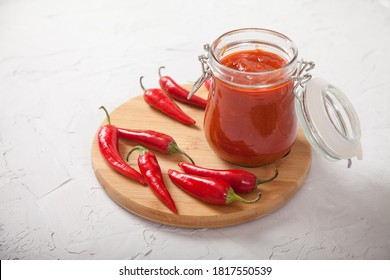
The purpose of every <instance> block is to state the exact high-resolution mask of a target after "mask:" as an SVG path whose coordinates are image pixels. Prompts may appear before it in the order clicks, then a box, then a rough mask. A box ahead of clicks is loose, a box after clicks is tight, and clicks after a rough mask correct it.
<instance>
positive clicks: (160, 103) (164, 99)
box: [140, 77, 195, 124]
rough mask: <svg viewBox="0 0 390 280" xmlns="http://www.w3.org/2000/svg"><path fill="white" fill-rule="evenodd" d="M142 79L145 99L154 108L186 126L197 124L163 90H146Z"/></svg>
mask: <svg viewBox="0 0 390 280" xmlns="http://www.w3.org/2000/svg"><path fill="white" fill-rule="evenodd" d="M142 78H143V77H141V78H140V84H141V88H142V89H143V90H144V99H145V102H146V103H148V104H149V105H150V106H152V107H153V108H155V109H157V110H159V111H161V112H163V113H165V114H166V115H168V116H170V117H171V118H174V119H175V120H177V121H179V122H182V123H184V124H195V120H194V119H192V118H191V117H190V116H188V115H187V114H186V113H184V112H183V110H182V109H180V107H179V106H178V105H177V104H176V103H175V102H174V101H173V100H172V99H171V98H170V97H169V96H168V95H167V94H166V93H164V92H163V91H162V90H161V89H159V88H153V89H148V90H146V89H145V88H144V86H143V85H142Z"/></svg>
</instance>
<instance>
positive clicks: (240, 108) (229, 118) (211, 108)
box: [189, 28, 361, 167]
mask: <svg viewBox="0 0 390 280" xmlns="http://www.w3.org/2000/svg"><path fill="white" fill-rule="evenodd" d="M204 47H205V50H206V51H207V55H202V56H200V57H199V58H200V61H201V62H202V67H203V75H202V76H201V78H199V79H198V81H197V82H196V83H195V84H194V86H193V88H192V90H191V93H190V96H191V95H192V94H193V93H194V92H195V91H196V90H197V89H198V88H199V87H200V86H201V84H202V83H203V82H204V81H205V80H206V79H211V83H210V89H209V98H208V103H207V106H206V111H205V116H204V132H205V137H206V139H207V141H208V143H209V145H210V147H211V149H212V150H213V151H214V152H215V153H216V154H217V155H218V156H219V157H221V158H222V159H224V160H226V161H229V162H231V163H234V164H237V165H242V166H253V167H254V166H262V165H266V164H270V163H273V162H275V161H277V160H279V159H281V158H282V157H284V156H285V155H287V154H288V153H289V151H290V149H291V147H292V146H293V144H294V141H295V140H296V137H297V128H298V124H297V115H298V121H300V122H301V121H304V122H305V123H304V124H302V123H301V127H302V128H303V132H304V133H305V135H307V138H308V139H309V141H310V143H311V144H312V145H314V146H315V150H318V151H320V152H322V153H325V154H326V156H327V158H331V159H348V160H349V162H350V158H351V157H353V156H357V157H358V158H359V159H360V158H361V145H360V127H359V122H358V118H357V116H356V113H355V111H354V110H353V107H352V106H351V104H350V103H349V102H348V100H347V99H346V98H345V97H344V95H342V93H341V91H339V90H338V89H337V88H336V87H333V86H330V85H329V84H327V83H326V82H324V81H323V80H321V81H318V80H316V81H313V80H311V75H310V74H309V73H308V71H310V70H311V69H313V68H314V63H313V62H305V61H303V60H300V61H298V48H297V47H296V45H295V44H294V42H293V41H292V40H291V39H289V38H288V37H287V36H285V35H283V34H281V33H279V32H276V31H272V30H267V29H261V28H246V29H237V30H233V31H230V32H227V33H225V34H223V35H221V36H220V37H218V38H217V39H216V40H215V41H214V42H213V43H212V45H211V46H209V45H205V46H204ZM309 83H312V85H311V86H310V88H312V91H313V92H310V94H309V95H313V98H307V95H308V94H307V92H306V88H307V85H308V84H309ZM329 88H331V89H332V90H331V91H328V89H329ZM190 96H189V97H190ZM317 97H318V98H317ZM308 100H309V102H308ZM310 100H311V101H310ZM314 103H315V104H314ZM311 104H314V105H312V108H310V105H311ZM307 106H309V108H307ZM313 108H314V109H313ZM310 114H312V115H310ZM324 119H326V120H324ZM313 120H314V121H313ZM318 120H320V121H318ZM318 124H319V125H318ZM318 126H321V127H322V126H324V127H326V129H327V130H328V131H327V132H325V133H321V132H318V131H319V129H321V127H318ZM332 126H333V127H332ZM323 134H324V135H326V138H327V139H321V135H323ZM333 138H338V139H337V140H336V141H334V139H333ZM329 143H330V144H329ZM327 144H329V145H331V146H327ZM332 145H333V146H332ZM347 146H348V147H349V148H346V147H347ZM345 149H347V150H345ZM335 150H336V152H335Z"/></svg>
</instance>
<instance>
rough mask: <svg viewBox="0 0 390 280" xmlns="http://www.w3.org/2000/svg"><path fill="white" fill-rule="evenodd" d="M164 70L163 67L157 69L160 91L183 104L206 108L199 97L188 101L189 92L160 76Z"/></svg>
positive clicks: (202, 99) (167, 78) (203, 101)
mask: <svg viewBox="0 0 390 280" xmlns="http://www.w3.org/2000/svg"><path fill="white" fill-rule="evenodd" d="M162 68H165V67H164V66H161V67H160V68H159V69H158V74H159V76H160V80H159V82H160V87H161V89H162V90H163V91H164V92H165V93H167V94H168V95H169V96H171V97H172V98H174V99H176V100H179V101H181V102H183V103H187V104H191V105H194V106H197V107H200V108H203V109H204V108H206V104H207V100H206V99H204V98H202V97H200V96H196V95H193V96H192V97H191V98H190V99H188V98H187V97H188V95H189V94H190V92H189V91H188V90H186V89H185V88H183V87H181V86H180V85H178V84H177V83H176V82H175V81H174V80H173V79H172V78H171V77H169V76H161V69H162Z"/></svg>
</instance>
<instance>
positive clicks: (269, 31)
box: [210, 28, 298, 76]
mask: <svg viewBox="0 0 390 280" xmlns="http://www.w3.org/2000/svg"><path fill="white" fill-rule="evenodd" d="M247 31H255V32H263V33H267V34H271V35H276V36H277V37H280V38H282V39H285V40H287V41H288V42H289V43H290V44H291V46H292V49H293V50H294V56H293V57H292V58H291V59H290V60H289V61H288V62H287V63H286V64H285V65H283V66H282V67H280V68H277V69H273V70H268V71H262V72H243V71H239V70H236V69H233V68H230V67H228V66H226V65H224V64H222V63H221V62H220V60H219V59H218V58H217V57H216V56H215V53H214V49H215V47H216V44H217V42H218V41H220V40H221V39H222V38H223V37H225V36H228V35H231V34H234V33H239V32H247ZM210 53H211V56H212V58H213V60H214V61H216V62H217V64H218V66H219V67H221V68H222V69H224V70H226V71H230V72H231V73H234V74H243V73H245V74H246V75H254V76H264V75H269V74H272V73H277V72H280V71H281V70H284V69H288V68H289V67H291V65H292V64H294V63H295V62H296V61H297V58H298V48H297V46H296V44H295V43H294V41H293V40H291V39H290V38H289V37H287V36H286V35H284V34H282V33H280V32H277V31H274V30H271V29H266V28H239V29H234V30H230V31H228V32H225V33H223V34H222V35H220V36H219V37H218V38H217V39H215V40H214V42H213V43H212V44H211V47H210Z"/></svg>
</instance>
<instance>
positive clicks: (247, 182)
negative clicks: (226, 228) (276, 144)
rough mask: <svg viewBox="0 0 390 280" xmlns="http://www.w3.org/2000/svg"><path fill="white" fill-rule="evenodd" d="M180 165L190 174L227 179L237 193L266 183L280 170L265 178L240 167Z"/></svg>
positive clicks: (183, 163)
mask: <svg viewBox="0 0 390 280" xmlns="http://www.w3.org/2000/svg"><path fill="white" fill-rule="evenodd" d="M178 165H179V166H180V167H181V169H182V170H183V171H184V172H185V173H188V174H193V175H198V176H202V177H212V178H216V179H221V180H224V181H226V182H227V183H228V184H229V185H230V186H231V187H232V189H233V190H234V191H235V192H236V193H248V192H251V191H253V190H254V189H256V187H257V185H259V184H264V183H267V182H270V181H272V180H274V179H275V178H276V177H278V174H279V171H278V170H277V169H275V174H274V176H273V177H271V178H269V179H265V180H260V179H258V178H257V177H256V176H255V175H254V174H253V173H251V172H248V171H245V170H238V169H210V168H204V167H200V166H196V165H194V164H189V163H186V162H180V163H178Z"/></svg>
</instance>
